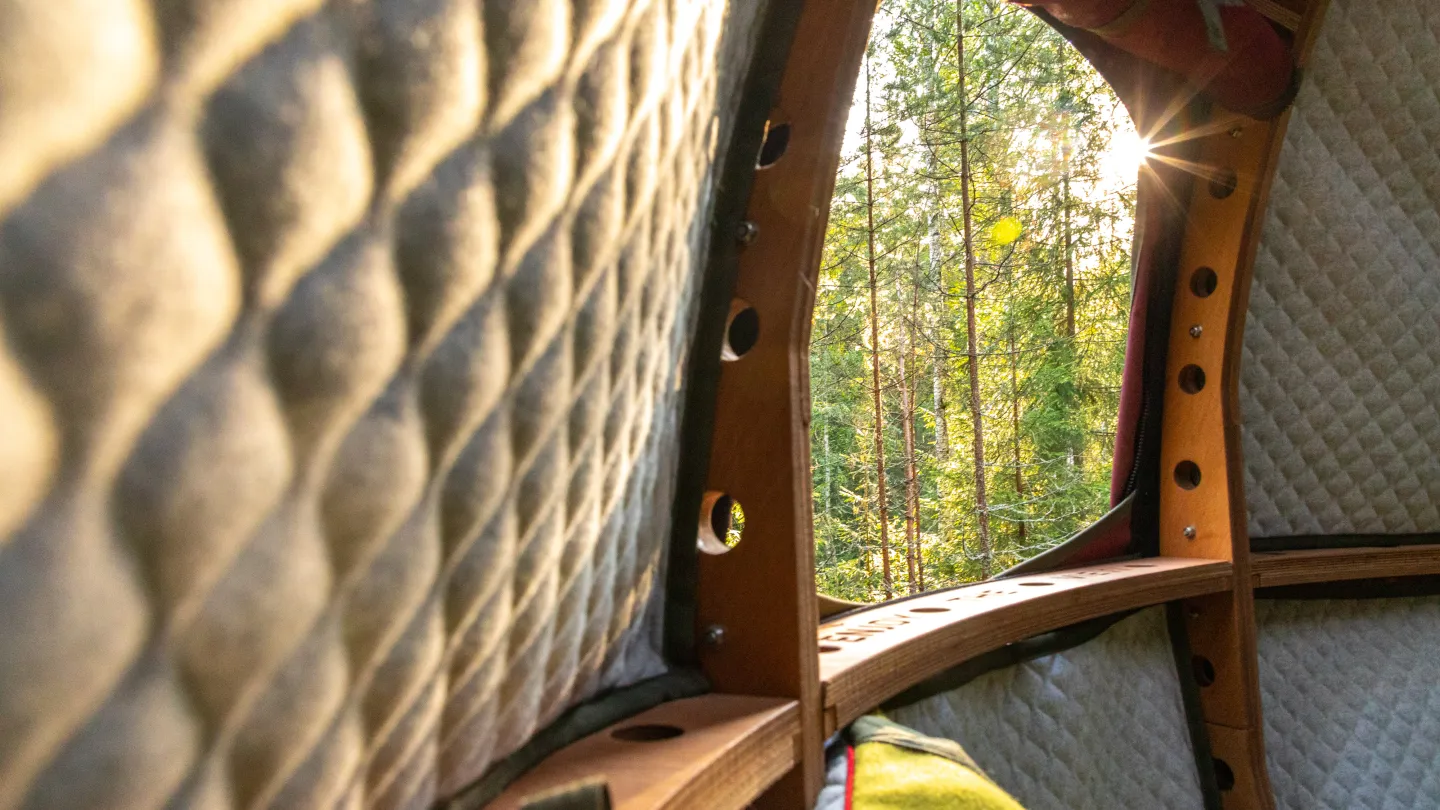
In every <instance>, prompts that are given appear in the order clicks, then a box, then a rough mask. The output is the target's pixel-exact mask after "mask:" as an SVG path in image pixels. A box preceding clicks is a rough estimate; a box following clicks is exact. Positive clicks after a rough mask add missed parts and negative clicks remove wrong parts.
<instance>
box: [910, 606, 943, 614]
mask: <svg viewBox="0 0 1440 810" xmlns="http://www.w3.org/2000/svg"><path fill="white" fill-rule="evenodd" d="M910 612H911V613H949V612H950V608H947V607H939V606H936V607H918V608H915V609H914V610H912V611H910Z"/></svg>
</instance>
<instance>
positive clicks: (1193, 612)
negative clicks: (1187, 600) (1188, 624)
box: [1190, 607, 1200, 619]
mask: <svg viewBox="0 0 1440 810" xmlns="http://www.w3.org/2000/svg"><path fill="white" fill-rule="evenodd" d="M1190 618H1192V619H1198V618H1200V609H1199V608H1193V607H1192V608H1190Z"/></svg>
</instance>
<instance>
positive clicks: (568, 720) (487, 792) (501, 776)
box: [436, 670, 710, 810]
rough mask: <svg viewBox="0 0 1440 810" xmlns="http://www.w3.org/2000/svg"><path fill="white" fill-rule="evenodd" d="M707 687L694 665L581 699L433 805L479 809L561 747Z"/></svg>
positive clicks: (445, 808) (444, 809)
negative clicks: (590, 698)
mask: <svg viewBox="0 0 1440 810" xmlns="http://www.w3.org/2000/svg"><path fill="white" fill-rule="evenodd" d="M709 691H710V682H709V681H708V680H707V679H706V678H705V676H704V675H701V674H700V673H699V672H695V671H692V670H675V671H673V672H667V673H665V674H664V675H658V676H656V677H654V678H650V679H648V680H644V681H640V682H639V683H637V684H634V685H631V686H626V687H623V688H620V689H616V690H614V691H612V692H609V693H606V694H604V695H601V696H600V697H598V698H596V699H594V700H591V701H589V702H587V703H582V704H580V705H579V706H575V707H574V708H572V709H570V710H569V711H567V712H565V713H564V714H562V715H560V718H559V719H558V720H556V721H555V722H553V723H551V724H550V725H548V726H546V727H545V728H544V729H543V730H541V731H540V732H539V733H538V734H536V735H535V736H534V737H531V738H530V740H529V741H528V742H526V743H525V744H524V745H523V746H521V747H520V748H519V750H517V751H515V752H514V753H512V754H510V755H509V756H507V757H505V758H504V759H502V760H500V761H499V762H497V763H495V764H494V765H492V766H491V767H490V769H489V770H488V771H486V772H485V775H484V776H482V777H480V779H479V780H478V781H476V782H475V783H473V784H471V785H470V786H469V787H467V788H465V789H464V790H461V791H460V792H459V793H457V794H455V796H454V797H452V798H450V799H445V800H441V801H439V802H437V803H436V807H438V808H441V810H479V808H481V807H484V806H485V805H486V804H489V803H490V802H491V801H493V800H494V799H495V797H496V796H499V795H500V793H501V792H502V791H504V790H505V788H506V787H508V786H509V785H510V783H511V782H514V781H515V780H516V779H519V778H520V777H521V776H522V775H524V774H525V772H527V771H529V770H530V769H531V768H533V767H535V766H536V765H538V764H540V761H541V760H543V759H545V758H546V757H548V756H550V755H551V754H553V753H554V752H556V751H558V750H560V749H561V748H564V747H565V746H567V745H569V744H571V743H573V742H575V741H577V740H579V739H581V738H583V737H588V736H590V735H591V734H594V733H595V732H597V731H600V730H601V729H603V728H605V727H606V726H610V725H614V724H615V723H618V722H620V721H621V720H624V719H625V718H627V717H633V716H634V715H637V714H639V713H640V712H643V711H645V710H646V709H652V708H654V707H656V706H659V705H660V704H661V703H668V702H670V701H672V700H679V699H680V698H687V697H695V696H696V695H703V694H705V693H706V692H709Z"/></svg>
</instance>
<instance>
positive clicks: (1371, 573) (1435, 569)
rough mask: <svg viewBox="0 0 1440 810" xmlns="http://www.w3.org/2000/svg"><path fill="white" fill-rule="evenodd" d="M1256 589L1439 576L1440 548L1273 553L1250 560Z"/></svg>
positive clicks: (1320, 550)
mask: <svg viewBox="0 0 1440 810" xmlns="http://www.w3.org/2000/svg"><path fill="white" fill-rule="evenodd" d="M1250 573H1251V576H1252V577H1253V579H1254V583H1255V587H1256V588H1274V587H1277V586H1280V585H1308V584H1310V583H1314V582H1344V581H1347V580H1354V579H1380V578H1383V577H1419V576H1432V575H1435V574H1440V546H1393V547H1385V548H1326V549H1315V550H1311V551H1270V552H1263V553H1259V554H1255V555H1253V556H1252V557H1251V559H1250Z"/></svg>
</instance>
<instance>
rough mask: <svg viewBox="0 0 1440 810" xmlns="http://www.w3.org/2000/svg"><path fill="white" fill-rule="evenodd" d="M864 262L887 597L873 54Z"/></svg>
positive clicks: (890, 586)
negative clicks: (867, 276) (872, 122)
mask: <svg viewBox="0 0 1440 810" xmlns="http://www.w3.org/2000/svg"><path fill="white" fill-rule="evenodd" d="M865 241H866V254H865V262H866V265H867V266H868V268H869V270H870V373H871V387H870V390H871V393H873V394H874V400H875V494H876V497H875V504H876V508H877V511H878V513H879V517H880V570H881V575H882V576H883V577H884V580H885V598H886V599H890V598H891V597H893V596H894V595H895V584H894V581H893V580H892V579H891V577H890V536H889V526H888V525H887V524H888V523H889V520H890V515H889V510H888V509H887V508H886V504H885V407H884V402H883V401H882V399H881V396H880V299H879V295H878V294H877V290H878V285H877V284H876V282H875V164H874V154H873V149H872V144H871V126H870V57H869V56H868V55H867V56H866V57H865Z"/></svg>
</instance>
